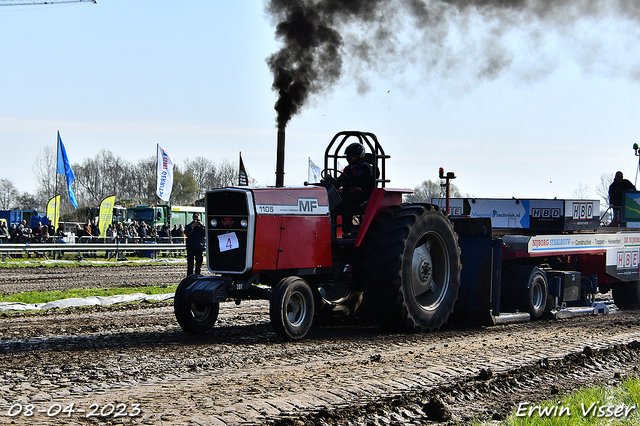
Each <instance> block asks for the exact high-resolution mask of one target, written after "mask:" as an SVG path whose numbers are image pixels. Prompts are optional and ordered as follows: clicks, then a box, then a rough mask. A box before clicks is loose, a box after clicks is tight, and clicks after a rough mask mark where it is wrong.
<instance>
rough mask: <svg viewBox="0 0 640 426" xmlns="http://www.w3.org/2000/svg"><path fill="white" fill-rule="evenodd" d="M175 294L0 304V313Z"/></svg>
mask: <svg viewBox="0 0 640 426" xmlns="http://www.w3.org/2000/svg"><path fill="white" fill-rule="evenodd" d="M174 294H175V293H167V294H144V293H133V294H117V295H115V296H89V297H74V298H71V299H60V300H54V301H53V302H47V303H34V304H28V303H15V302H3V303H0V312H7V311H33V310H39V309H56V308H71V307H74V306H95V305H102V306H107V305H114V304H116V303H126V302H144V301H164V300H170V299H173V295H174Z"/></svg>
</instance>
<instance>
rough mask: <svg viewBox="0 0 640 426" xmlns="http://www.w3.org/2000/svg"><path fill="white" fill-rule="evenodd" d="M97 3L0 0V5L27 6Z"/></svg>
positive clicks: (50, 0) (94, 1)
mask: <svg viewBox="0 0 640 426" xmlns="http://www.w3.org/2000/svg"><path fill="white" fill-rule="evenodd" d="M83 2H91V3H98V0H0V6H28V5H34V4H58V3H83Z"/></svg>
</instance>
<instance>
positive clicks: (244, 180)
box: [238, 153, 249, 186]
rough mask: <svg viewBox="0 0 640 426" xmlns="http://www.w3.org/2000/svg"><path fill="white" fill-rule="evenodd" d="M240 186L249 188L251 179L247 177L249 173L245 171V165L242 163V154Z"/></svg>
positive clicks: (239, 174) (239, 176)
mask: <svg viewBox="0 0 640 426" xmlns="http://www.w3.org/2000/svg"><path fill="white" fill-rule="evenodd" d="M238 185H240V186H249V177H248V176H247V171H246V170H245V168H244V163H243V162H242V153H240V172H239V173H238Z"/></svg>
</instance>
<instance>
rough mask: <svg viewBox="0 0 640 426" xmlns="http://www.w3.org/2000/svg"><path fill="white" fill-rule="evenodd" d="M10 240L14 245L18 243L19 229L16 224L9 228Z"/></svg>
mask: <svg viewBox="0 0 640 426" xmlns="http://www.w3.org/2000/svg"><path fill="white" fill-rule="evenodd" d="M9 240H11V242H12V243H17V242H18V227H17V226H16V224H15V223H12V224H11V227H10V228H9Z"/></svg>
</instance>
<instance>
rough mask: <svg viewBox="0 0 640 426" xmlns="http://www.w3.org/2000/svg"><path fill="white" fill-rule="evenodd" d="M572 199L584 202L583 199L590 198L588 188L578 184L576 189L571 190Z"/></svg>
mask: <svg viewBox="0 0 640 426" xmlns="http://www.w3.org/2000/svg"><path fill="white" fill-rule="evenodd" d="M571 195H572V196H573V198H577V199H579V200H584V199H585V198H589V197H590V196H591V191H589V186H588V185H585V184H583V183H582V182H580V183H579V184H578V187H577V188H576V189H574V190H573V192H572V193H571Z"/></svg>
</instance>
